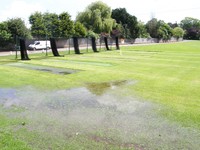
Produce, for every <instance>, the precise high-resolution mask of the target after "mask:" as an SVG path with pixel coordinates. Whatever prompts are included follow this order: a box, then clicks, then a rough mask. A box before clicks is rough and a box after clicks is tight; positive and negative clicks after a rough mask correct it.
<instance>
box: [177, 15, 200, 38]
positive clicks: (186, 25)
mask: <svg viewBox="0 0 200 150" xmlns="http://www.w3.org/2000/svg"><path fill="white" fill-rule="evenodd" d="M180 26H181V27H182V28H183V29H184V30H185V36H184V38H186V39H192V40H199V39H200V20H199V19H195V18H191V17H186V18H185V19H183V20H182V21H181V23H180Z"/></svg>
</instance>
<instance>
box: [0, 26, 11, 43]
mask: <svg viewBox="0 0 200 150" xmlns="http://www.w3.org/2000/svg"><path fill="white" fill-rule="evenodd" d="M11 37H12V35H11V34H10V33H9V32H8V26H7V24H6V23H5V22H2V23H0V47H4V46H6V45H7V44H8V43H9V42H11Z"/></svg>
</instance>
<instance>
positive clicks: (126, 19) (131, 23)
mask: <svg viewBox="0 0 200 150" xmlns="http://www.w3.org/2000/svg"><path fill="white" fill-rule="evenodd" d="M112 18H113V19H115V20H116V22H117V23H118V24H121V25H122V27H123V28H124V29H123V30H124V31H125V36H126V37H129V38H133V39H135V38H137V37H138V35H139V27H138V21H137V18H136V17H135V16H132V15H130V14H129V13H128V12H127V11H126V9H125V8H117V9H114V10H112ZM123 30H122V31H123Z"/></svg>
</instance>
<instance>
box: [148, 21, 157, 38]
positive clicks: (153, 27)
mask: <svg viewBox="0 0 200 150" xmlns="http://www.w3.org/2000/svg"><path fill="white" fill-rule="evenodd" d="M146 28H147V31H148V33H149V34H150V36H151V37H152V38H158V28H159V26H158V20H157V19H156V18H152V19H151V20H149V21H148V22H147V23H146Z"/></svg>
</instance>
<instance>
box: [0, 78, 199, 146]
mask: <svg viewBox="0 0 200 150" xmlns="http://www.w3.org/2000/svg"><path fill="white" fill-rule="evenodd" d="M128 84H130V82H127V81H116V82H111V83H102V84H96V85H95V83H88V84H87V86H86V87H80V88H74V89H66V90H65V89H64V90H55V91H40V90H37V89H35V88H33V87H25V88H21V89H0V95H1V97H0V104H1V105H2V107H4V108H5V109H8V110H9V109H10V108H12V107H13V106H18V107H21V108H24V111H23V112H20V113H18V114H17V115H18V116H22V117H25V118H27V119H28V120H30V122H27V123H26V127H27V129H28V130H32V131H37V132H41V133H44V132H45V133H49V136H55V135H56V136H61V137H62V136H66V135H70V136H72V135H74V136H77V135H82V136H85V137H87V138H89V139H91V140H94V141H96V142H102V140H106V141H107V143H110V144H113V145H115V144H120V145H126V144H128V145H132V147H135V146H137V147H140V148H141V149H142V148H143V149H145V148H146V149H191V148H192V149H196V148H197V149H198V147H199V146H200V145H199V144H198V142H199V141H200V136H199V132H198V131H196V130H194V129H189V128H183V127H181V126H179V125H177V124H173V123H170V122H169V121H167V120H165V119H163V118H161V117H159V116H158V115H157V114H156V113H155V112H154V110H156V109H162V108H161V107H160V106H157V105H154V104H152V103H149V102H145V101H141V100H138V99H137V98H134V97H132V96H119V93H118V94H117V95H116V94H114V93H115V91H116V92H119V89H120V88H122V87H121V86H127V85H128ZM98 89H101V90H98ZM96 91H98V92H97V93H96ZM113 91H114V92H113ZM7 113H8V112H7ZM10 115H12V112H10ZM15 115H16V114H15ZM52 126H53V130H52ZM171 143H173V144H171Z"/></svg>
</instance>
